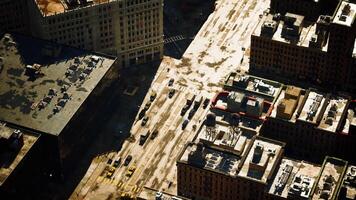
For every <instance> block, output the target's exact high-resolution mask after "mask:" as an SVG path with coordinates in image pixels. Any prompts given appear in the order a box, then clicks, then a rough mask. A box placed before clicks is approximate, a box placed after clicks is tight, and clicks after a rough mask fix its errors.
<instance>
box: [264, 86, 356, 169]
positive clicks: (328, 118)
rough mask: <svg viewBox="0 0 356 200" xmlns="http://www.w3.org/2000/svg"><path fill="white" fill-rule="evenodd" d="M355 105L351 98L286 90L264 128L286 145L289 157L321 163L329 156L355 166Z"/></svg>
mask: <svg viewBox="0 0 356 200" xmlns="http://www.w3.org/2000/svg"><path fill="white" fill-rule="evenodd" d="M354 113H355V105H354V103H353V102H352V101H350V100H349V99H348V98H347V97H341V96H336V95H333V94H325V93H321V92H318V91H315V90H312V89H310V90H302V89H300V88H297V87H294V86H286V87H285V88H284V90H282V92H281V94H280V96H279V98H278V99H277V101H276V104H275V106H274V109H273V110H272V112H271V115H270V116H269V117H267V120H266V121H265V123H264V124H263V126H262V128H261V134H262V135H263V136H265V137H269V138H273V139H278V140H281V141H283V142H286V154H287V155H288V156H293V157H298V158H300V159H304V160H310V161H314V162H319V163H320V162H321V161H322V160H321V158H323V157H325V156H326V155H330V156H337V157H340V158H343V159H346V160H350V161H352V162H355V157H354V155H353V153H352V152H355V151H356V149H355V146H356V138H355V137H356V136H355V132H354V130H355V114H354Z"/></svg>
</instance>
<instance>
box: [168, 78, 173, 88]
mask: <svg viewBox="0 0 356 200" xmlns="http://www.w3.org/2000/svg"><path fill="white" fill-rule="evenodd" d="M173 83H174V78H171V79H169V82H168V86H172V85H173Z"/></svg>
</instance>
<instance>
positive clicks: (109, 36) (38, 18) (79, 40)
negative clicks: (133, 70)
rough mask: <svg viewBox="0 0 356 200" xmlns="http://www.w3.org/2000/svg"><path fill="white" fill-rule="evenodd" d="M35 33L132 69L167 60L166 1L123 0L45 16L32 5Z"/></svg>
mask: <svg viewBox="0 0 356 200" xmlns="http://www.w3.org/2000/svg"><path fill="white" fill-rule="evenodd" d="M31 2H32V3H31V6H29V9H30V15H31V18H33V20H31V21H33V22H32V25H31V27H32V33H33V34H38V35H39V36H40V37H42V38H44V39H48V40H52V41H55V42H57V43H60V44H67V45H71V46H74V47H78V48H83V49H88V50H94V51H100V52H103V53H107V54H110V55H115V56H118V58H119V60H120V65H122V66H129V65H133V64H140V63H144V62H149V61H152V60H158V59H161V58H162V56H163V0H135V1H133V0H123V1H112V2H109V3H103V4H98V5H94V6H88V7H84V8H80V9H72V10H68V11H66V12H64V13H60V14H56V15H50V16H44V15H42V13H41V12H39V9H38V8H37V5H36V3H34V0H33V1H31Z"/></svg>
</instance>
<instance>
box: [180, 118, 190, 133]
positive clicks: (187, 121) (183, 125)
mask: <svg viewBox="0 0 356 200" xmlns="http://www.w3.org/2000/svg"><path fill="white" fill-rule="evenodd" d="M188 123H189V120H188V119H185V120H184V121H183V123H182V130H184V129H185V127H187V125H188Z"/></svg>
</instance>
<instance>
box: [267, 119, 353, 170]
mask: <svg viewBox="0 0 356 200" xmlns="http://www.w3.org/2000/svg"><path fill="white" fill-rule="evenodd" d="M261 134H262V135H263V136H265V137H269V138H272V139H278V140H280V141H283V142H285V143H286V155H287V156H290V157H294V158H298V159H302V160H308V161H313V162H316V163H322V161H323V158H324V157H325V156H328V155H330V156H335V157H339V158H342V159H345V160H349V161H350V162H356V160H355V157H354V155H352V153H351V152H355V151H356V138H355V137H354V136H353V135H349V136H348V135H343V134H340V133H332V132H328V131H325V130H322V129H318V128H315V126H314V125H311V124H308V123H304V122H296V123H292V122H289V121H286V120H282V119H278V118H268V120H267V121H266V122H265V123H264V125H263V126H262V128H261Z"/></svg>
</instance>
